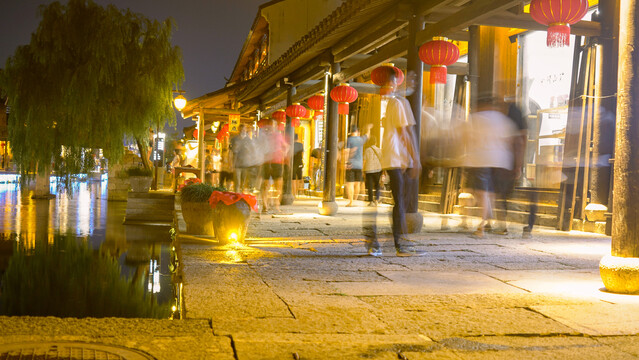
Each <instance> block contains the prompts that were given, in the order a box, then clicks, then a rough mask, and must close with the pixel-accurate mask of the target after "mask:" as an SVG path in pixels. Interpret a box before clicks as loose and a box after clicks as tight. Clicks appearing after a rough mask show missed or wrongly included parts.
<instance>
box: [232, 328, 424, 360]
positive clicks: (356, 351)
mask: <svg viewBox="0 0 639 360" xmlns="http://www.w3.org/2000/svg"><path fill="white" fill-rule="evenodd" d="M233 340H234V343H235V346H236V348H237V355H238V359H239V360H252V359H265V360H266V359H274V360H275V359H277V360H281V359H294V358H295V357H294V354H296V355H297V356H298V358H299V359H318V360H320V359H321V360H324V359H336V360H337V359H340V360H341V359H358V358H359V359H362V358H363V359H376V360H382V359H383V360H396V359H398V355H397V354H398V352H402V353H403V352H405V351H410V350H421V351H428V350H429V349H431V348H432V347H433V346H434V345H435V344H433V343H432V341H431V340H430V339H429V338H427V337H425V336H420V335H410V336H397V335H348V334H314V335H304V334H288V333H283V334H273V333H266V334H265V333H258V334H256V333H236V334H233Z"/></svg>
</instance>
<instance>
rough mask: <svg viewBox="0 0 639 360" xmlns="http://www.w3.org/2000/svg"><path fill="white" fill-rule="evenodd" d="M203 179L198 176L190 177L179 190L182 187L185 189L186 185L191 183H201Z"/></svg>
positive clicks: (179, 188) (180, 187)
mask: <svg viewBox="0 0 639 360" xmlns="http://www.w3.org/2000/svg"><path fill="white" fill-rule="evenodd" d="M201 183H202V180H200V179H198V178H190V179H186V181H185V182H184V184H182V185H180V186H179V187H178V191H181V190H182V189H184V187H186V186H189V185H195V184H201Z"/></svg>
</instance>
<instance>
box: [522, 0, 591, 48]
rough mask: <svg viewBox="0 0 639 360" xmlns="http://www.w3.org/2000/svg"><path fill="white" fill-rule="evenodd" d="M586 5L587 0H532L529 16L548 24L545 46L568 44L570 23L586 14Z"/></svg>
mask: <svg viewBox="0 0 639 360" xmlns="http://www.w3.org/2000/svg"><path fill="white" fill-rule="evenodd" d="M588 6H589V5H588V0H532V1H531V2H530V16H532V18H533V19H534V20H535V21H536V22H538V23H540V24H542V25H547V26H548V33H547V35H546V46H548V47H562V46H568V45H569V44H570V25H572V24H574V23H576V22H578V21H579V20H581V19H583V17H584V16H586V13H587V12H588Z"/></svg>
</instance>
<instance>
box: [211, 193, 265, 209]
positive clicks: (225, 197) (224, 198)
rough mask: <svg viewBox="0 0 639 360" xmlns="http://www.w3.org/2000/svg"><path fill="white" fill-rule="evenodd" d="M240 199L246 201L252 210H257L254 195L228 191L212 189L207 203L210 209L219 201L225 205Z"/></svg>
mask: <svg viewBox="0 0 639 360" xmlns="http://www.w3.org/2000/svg"><path fill="white" fill-rule="evenodd" d="M240 200H244V201H246V203H247V204H248V206H249V207H250V208H251V209H252V210H253V211H257V198H256V197H255V196H253V195H249V194H242V193H236V192H230V191H213V193H212V194H211V197H210V198H209V205H211V208H212V209H215V206H217V203H218V202H220V201H221V202H223V203H224V204H226V205H232V204H235V203H236V202H238V201H240Z"/></svg>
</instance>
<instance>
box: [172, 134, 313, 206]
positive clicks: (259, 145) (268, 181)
mask: <svg viewBox="0 0 639 360" xmlns="http://www.w3.org/2000/svg"><path fill="white" fill-rule="evenodd" d="M303 153H304V146H303V145H302V143H300V142H299V141H298V136H297V134H295V142H294V143H293V147H290V146H289V145H288V143H287V141H286V140H285V138H284V135H283V134H282V132H280V131H279V130H278V128H277V126H276V125H275V124H273V125H271V124H268V125H266V126H263V127H260V128H259V129H258V131H254V130H253V127H251V126H249V125H246V124H241V125H240V127H239V132H238V134H237V135H235V136H233V137H231V138H230V140H229V141H228V147H224V148H222V149H221V150H220V151H217V150H213V151H211V150H210V149H207V150H206V157H205V172H206V175H207V176H206V182H208V183H210V184H212V185H216V186H221V187H224V188H226V189H228V190H232V191H235V192H243V193H252V194H256V195H260V196H261V199H262V201H261V205H262V211H263V212H269V211H273V212H279V211H280V201H281V195H282V186H283V174H284V171H285V170H286V169H287V167H288V166H289V161H290V159H291V157H292V158H293V168H292V172H293V194H297V190H298V189H300V190H301V189H303V187H304V185H303V184H300V182H301V181H302V179H303V177H302V170H303V166H304V163H303ZM182 166H184V156H183V155H182V153H181V151H180V149H176V150H175V154H174V157H173V161H172V162H171V168H172V169H176V168H180V167H182Z"/></svg>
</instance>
